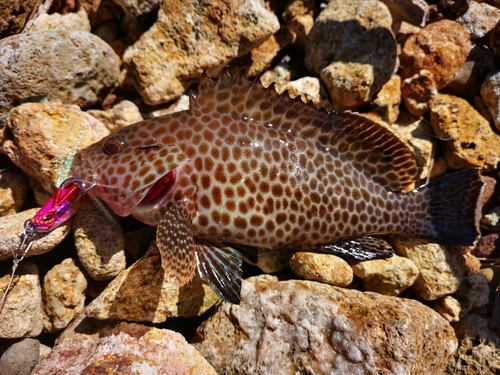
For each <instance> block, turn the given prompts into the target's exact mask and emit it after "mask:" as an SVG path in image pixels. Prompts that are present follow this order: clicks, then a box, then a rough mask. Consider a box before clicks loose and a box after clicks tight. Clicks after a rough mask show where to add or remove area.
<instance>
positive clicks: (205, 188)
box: [72, 72, 482, 302]
mask: <svg viewBox="0 0 500 375" xmlns="http://www.w3.org/2000/svg"><path fill="white" fill-rule="evenodd" d="M419 173H420V167H419V162H418V159H417V158H416V157H415V155H414V153H413V151H412V149H411V147H410V146H409V145H408V144H406V143H405V142H403V141H402V140H401V139H399V138H398V137H397V136H396V135H394V134H393V133H392V132H390V131H389V130H387V129H386V128H384V127H383V126H381V125H379V124H377V123H375V122H373V121H371V120H369V119H367V118H365V117H362V116H359V115H355V114H347V113H346V114H328V113H326V112H324V111H322V110H317V109H316V108H314V107H313V106H312V105H305V104H303V103H302V102H300V101H298V100H293V99H291V98H289V97H288V95H281V96H280V95H278V94H277V93H276V92H275V91H274V88H272V87H271V88H267V89H264V88H263V87H262V86H261V84H260V82H259V81H258V80H255V81H253V82H249V81H248V80H246V78H245V77H244V76H243V75H240V76H239V77H238V78H237V79H233V78H231V77H230V76H229V75H228V73H226V72H224V73H222V75H221V76H220V77H219V79H218V80H217V81H212V80H210V79H208V78H204V79H203V80H202V82H201V83H200V88H199V92H198V95H197V96H196V98H192V100H191V108H190V109H189V110H187V111H184V112H178V113H174V114H172V115H168V116H164V117H159V118H155V119H151V120H145V121H142V122H140V123H137V124H134V125H131V126H129V127H126V128H124V129H122V130H121V131H119V132H117V133H114V134H112V135H110V136H108V137H106V138H104V139H103V140H101V141H100V142H98V143H96V144H94V145H92V146H90V147H88V148H86V149H84V150H82V151H81V152H80V153H78V154H77V155H76V156H75V160H74V162H73V167H72V174H73V176H76V177H79V178H82V179H83V180H87V181H96V183H95V187H94V188H93V190H92V191H91V194H93V195H94V196H96V197H97V198H99V199H101V200H103V201H104V202H106V203H107V204H108V205H109V207H110V208H111V209H112V210H113V211H115V212H116V213H117V214H118V215H121V216H127V215H132V216H134V217H135V218H137V219H138V220H140V221H142V222H144V223H147V224H149V225H153V226H157V227H158V229H157V245H158V248H159V249H160V252H161V254H162V265H163V268H164V269H165V272H166V276H167V277H169V278H170V279H171V280H173V281H175V282H178V283H179V284H181V285H182V284H184V283H186V282H188V281H189V280H190V279H191V278H192V276H193V275H194V273H195V272H198V273H199V274H200V276H201V277H202V279H204V280H205V281H207V282H208V283H209V284H210V285H211V286H212V287H213V288H214V290H215V291H216V292H217V293H219V295H221V296H222V297H223V298H225V299H227V300H230V301H234V302H238V301H239V285H240V284H239V283H240V282H241V281H240V279H241V260H240V258H239V255H238V253H237V251H235V250H234V249H235V248H238V246H237V245H243V246H251V247H264V248H271V249H283V248H293V249H297V250H301V249H310V250H321V251H332V252H334V253H341V254H342V253H343V254H346V255H349V254H350V253H352V254H354V255H356V254H358V255H360V254H363V251H365V250H367V251H368V254H369V255H368V256H367V257H366V258H376V257H387V256H389V255H390V254H388V253H387V251H384V250H382V252H378V251H377V246H380V242H379V241H378V240H376V239H373V238H371V239H370V240H369V241H364V240H360V241H357V240H356V239H359V238H363V237H364V236H371V235H378V234H385V233H400V234H407V235H410V236H415V237H423V238H430V239H436V240H440V241H444V242H448V243H457V244H463V245H466V244H471V243H472V242H473V241H474V238H475V237H476V236H477V234H478V231H477V221H478V197H479V196H480V195H481V192H482V183H481V181H480V178H479V174H478V172H477V171H475V170H472V171H465V172H460V173H456V174H454V175H452V176H454V177H452V178H448V179H443V181H436V182H433V183H431V184H429V185H428V186H425V187H423V188H420V189H418V190H414V191H412V190H413V189H414V187H415V184H416V181H417V176H418V175H419ZM450 189H451V190H452V191H449V190H450ZM403 193H406V194H403ZM450 194H451V195H453V194H455V196H452V197H451V198H450V199H451V201H449V200H448V198H446V199H445V198H444V196H447V195H450ZM457 202H460V207H455V208H453V209H451V208H450V207H449V205H453V204H454V205H455V206H456V205H457ZM456 226H458V228H455V227H456ZM336 244H338V245H336ZM349 244H350V245H353V244H355V246H360V247H361V250H360V251H359V252H358V251H357V250H355V246H354V247H349V246H350V245H349ZM232 245H234V246H232ZM347 245H349V246H347ZM346 246H347V247H346ZM352 254H351V255H352ZM359 258H361V259H362V258H363V256H362V255H360V256H359Z"/></svg>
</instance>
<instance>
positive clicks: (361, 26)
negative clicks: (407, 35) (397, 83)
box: [305, 0, 397, 111]
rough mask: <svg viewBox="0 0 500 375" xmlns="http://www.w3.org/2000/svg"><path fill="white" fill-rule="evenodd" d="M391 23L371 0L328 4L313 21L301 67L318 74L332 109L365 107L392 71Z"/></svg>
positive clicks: (337, 0)
mask: <svg viewBox="0 0 500 375" xmlns="http://www.w3.org/2000/svg"><path fill="white" fill-rule="evenodd" d="M391 24H392V18H391V14H390V12H389V10H388V9H387V7H386V6H385V5H384V4H382V3H381V2H380V1H372V0H355V1H349V2H345V1H342V0H335V1H330V2H329V3H328V6H327V7H326V8H325V9H324V10H323V11H322V12H321V13H320V15H319V16H318V17H317V18H316V21H315V23H314V26H313V28H312V29H311V32H310V33H309V35H308V36H307V42H306V48H305V49H306V57H305V63H306V66H307V68H308V69H309V70H310V71H311V72H314V73H316V74H318V75H320V76H321V79H322V81H323V82H324V84H325V85H326V87H327V89H328V93H329V95H330V99H331V101H332V104H333V107H334V109H335V110H336V111H344V110H347V109H356V108H358V107H360V106H362V105H364V104H367V103H368V102H370V101H371V100H372V98H373V96H374V95H375V93H376V92H378V91H379V90H380V89H381V88H382V86H383V85H384V84H385V83H386V82H387V81H388V80H389V79H390V77H391V76H392V74H393V73H394V71H395V68H396V53H397V50H396V42H395V41H394V37H393V35H392V33H391ZM374 45H376V46H377V48H373V46H374Z"/></svg>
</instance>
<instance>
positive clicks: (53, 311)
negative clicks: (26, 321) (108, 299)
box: [42, 258, 87, 333]
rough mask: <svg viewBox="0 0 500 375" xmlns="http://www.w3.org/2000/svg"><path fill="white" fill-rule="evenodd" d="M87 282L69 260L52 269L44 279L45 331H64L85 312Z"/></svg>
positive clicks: (71, 260)
mask: <svg viewBox="0 0 500 375" xmlns="http://www.w3.org/2000/svg"><path fill="white" fill-rule="evenodd" d="M86 289H87V280H86V279H85V276H84V274H83V273H82V271H81V270H80V269H79V268H78V266H77V265H76V264H75V262H74V261H73V259H71V258H68V259H65V260H63V261H62V263H60V264H56V265H55V266H54V267H52V268H51V269H50V270H49V271H48V272H47V273H46V274H45V277H44V278H43V286H42V297H43V310H44V314H43V315H44V316H43V329H44V331H46V332H52V333H55V332H57V331H60V330H61V329H64V328H66V327H67V326H68V324H69V323H70V322H71V321H72V320H73V319H74V318H75V317H76V316H77V315H78V314H80V312H81V311H82V310H83V305H84V303H85V290H86Z"/></svg>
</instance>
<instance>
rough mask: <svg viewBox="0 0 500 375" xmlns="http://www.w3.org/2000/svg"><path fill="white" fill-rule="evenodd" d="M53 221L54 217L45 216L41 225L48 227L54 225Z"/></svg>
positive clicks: (50, 215)
mask: <svg viewBox="0 0 500 375" xmlns="http://www.w3.org/2000/svg"><path fill="white" fill-rule="evenodd" d="M54 221H55V218H54V215H52V214H48V215H45V216H43V217H42V220H41V222H42V224H43V225H45V226H47V227H50V226H52V225H53V224H54Z"/></svg>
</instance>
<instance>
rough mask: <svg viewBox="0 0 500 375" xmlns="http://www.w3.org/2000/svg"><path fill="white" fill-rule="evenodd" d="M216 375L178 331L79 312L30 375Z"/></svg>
mask: <svg viewBox="0 0 500 375" xmlns="http://www.w3.org/2000/svg"><path fill="white" fill-rule="evenodd" d="M60 369H64V374H66V375H80V374H84V373H88V374H164V375H177V374H190V375H217V374H216V372H215V371H214V369H213V368H212V366H210V365H209V364H208V362H207V361H206V360H205V359H204V358H203V357H202V356H201V355H200V353H198V352H197V351H196V350H195V349H194V348H193V346H191V345H189V344H188V343H187V342H186V340H185V339H184V337H182V335H180V334H179V333H177V332H173V331H169V330H166V329H159V328H154V327H147V326H144V325H140V324H136V323H125V322H121V323H116V322H99V321H96V320H94V319H89V318H87V319H84V315H83V314H82V315H81V316H80V317H79V319H77V320H76V321H75V322H74V323H73V324H72V325H71V326H70V327H68V329H67V330H66V331H65V332H64V333H63V334H62V335H61V336H60V338H59V339H58V340H57V342H56V345H55V347H54V349H52V351H51V352H50V354H49V355H48V356H47V357H46V358H45V359H44V360H42V361H41V362H40V363H39V364H38V365H37V366H36V367H35V369H34V370H33V372H32V375H51V374H56V373H59V372H60Z"/></svg>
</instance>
